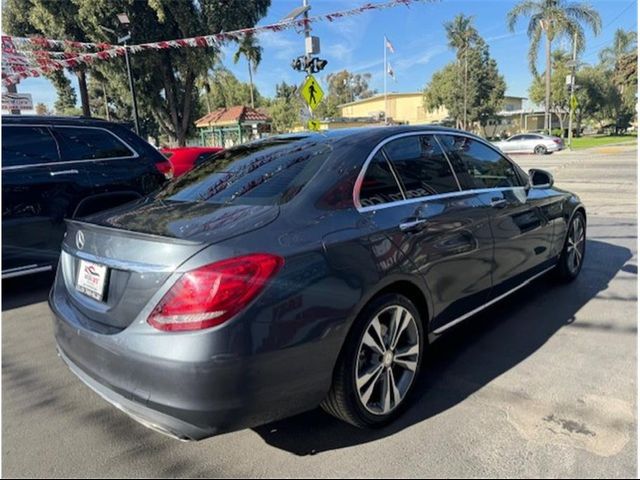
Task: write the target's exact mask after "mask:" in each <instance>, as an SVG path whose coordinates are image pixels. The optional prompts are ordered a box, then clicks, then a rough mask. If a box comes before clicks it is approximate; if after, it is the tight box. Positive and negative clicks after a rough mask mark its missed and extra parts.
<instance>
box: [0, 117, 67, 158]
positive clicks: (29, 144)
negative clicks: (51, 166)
mask: <svg viewBox="0 0 640 480" xmlns="http://www.w3.org/2000/svg"><path fill="white" fill-rule="evenodd" d="M58 160H59V156H58V146H57V145H56V141H55V139H54V138H53V136H52V135H51V133H50V132H49V129H48V128H47V127H35V126H34V127H27V126H25V127H17V126H10V125H5V126H3V127H2V166H3V167H16V166H22V165H37V164H39V163H51V162H57V161H58Z"/></svg>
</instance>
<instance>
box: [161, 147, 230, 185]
mask: <svg viewBox="0 0 640 480" xmlns="http://www.w3.org/2000/svg"><path fill="white" fill-rule="evenodd" d="M221 150H222V148H220V147H176V148H162V149H160V151H161V152H162V153H163V154H164V156H165V157H167V158H168V159H169V161H170V162H171V165H172V166H173V178H177V177H179V176H180V175H182V174H184V173H186V172H188V171H189V170H191V169H192V168H193V167H194V165H195V164H196V162H197V161H198V160H202V159H203V158H205V157H208V156H209V155H211V154H213V153H218V152H219V151H221Z"/></svg>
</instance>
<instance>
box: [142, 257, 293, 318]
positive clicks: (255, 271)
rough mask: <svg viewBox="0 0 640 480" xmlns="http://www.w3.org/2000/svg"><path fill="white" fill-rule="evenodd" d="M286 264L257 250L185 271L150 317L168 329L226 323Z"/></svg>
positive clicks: (281, 259) (280, 259)
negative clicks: (256, 251)
mask: <svg viewBox="0 0 640 480" xmlns="http://www.w3.org/2000/svg"><path fill="white" fill-rule="evenodd" d="M283 264H284V259H283V258H281V257H278V256H276V255H270V254H268V253H254V254H250V255H244V256H242V257H235V258H231V259H228V260H222V261H220V262H216V263H212V264H210V265H205V266H204V267H200V268H197V269H196V270H192V271H190V272H187V273H184V274H183V275H182V276H181V277H180V279H179V280H178V281H177V282H176V283H175V284H174V285H173V287H171V289H170V290H169V291H168V292H167V293H166V294H165V295H164V297H163V298H162V300H160V303H158V305H157V306H156V307H155V308H154V309H153V311H152V312H151V315H149V318H148V319H147V322H149V324H150V325H152V326H153V327H155V328H157V329H159V330H164V331H185V330H202V329H205V328H211V327H215V326H216V325H220V324H222V323H224V322H226V321H227V320H228V319H230V318H231V317H233V316H234V315H235V314H236V313H238V312H239V311H241V310H242V309H243V308H245V307H246V306H247V305H248V304H249V302H251V300H253V299H254V298H255V297H256V296H257V295H258V294H259V293H260V292H261V291H262V289H263V288H264V286H265V285H266V282H267V280H269V278H271V277H272V276H273V275H275V274H276V273H277V272H278V270H279V269H280V268H281V267H282V265H283Z"/></svg>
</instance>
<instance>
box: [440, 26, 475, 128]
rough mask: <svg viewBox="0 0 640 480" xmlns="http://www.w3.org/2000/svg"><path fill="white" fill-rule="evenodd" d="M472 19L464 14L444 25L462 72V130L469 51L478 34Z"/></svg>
mask: <svg viewBox="0 0 640 480" xmlns="http://www.w3.org/2000/svg"><path fill="white" fill-rule="evenodd" d="M472 23H473V17H469V16H465V15H464V14H462V13H461V14H459V15H456V17H455V18H454V19H453V21H451V22H447V23H445V24H444V29H445V32H446V34H447V40H448V45H449V47H450V48H453V49H455V50H456V59H457V61H458V65H462V66H463V67H462V68H461V69H460V70H461V71H462V82H459V81H458V83H462V97H463V109H462V112H463V120H462V128H463V129H466V128H467V126H468V125H467V112H468V110H467V107H468V98H469V49H470V48H471V47H472V45H473V43H474V42H475V41H476V40H477V38H478V32H477V30H476V29H475V28H474V27H473V25H472Z"/></svg>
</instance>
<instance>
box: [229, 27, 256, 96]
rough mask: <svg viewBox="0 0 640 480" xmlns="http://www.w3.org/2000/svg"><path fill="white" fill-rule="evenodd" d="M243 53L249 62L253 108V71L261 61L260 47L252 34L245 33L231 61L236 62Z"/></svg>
mask: <svg viewBox="0 0 640 480" xmlns="http://www.w3.org/2000/svg"><path fill="white" fill-rule="evenodd" d="M241 55H244V57H245V58H246V59H247V62H248V63H249V86H250V87H251V108H255V105H254V101H253V73H255V71H256V70H257V68H258V64H259V63H260V62H261V61H262V47H261V46H260V45H258V42H257V41H256V38H255V37H254V36H253V35H245V36H244V38H243V39H242V40H241V41H240V44H239V45H238V50H237V51H236V53H234V54H233V63H238V61H239V60H240V56H241Z"/></svg>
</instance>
